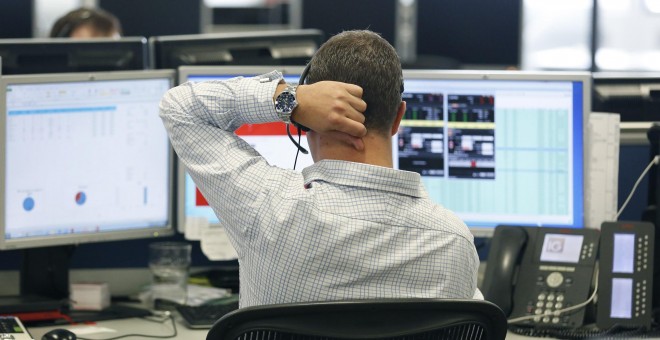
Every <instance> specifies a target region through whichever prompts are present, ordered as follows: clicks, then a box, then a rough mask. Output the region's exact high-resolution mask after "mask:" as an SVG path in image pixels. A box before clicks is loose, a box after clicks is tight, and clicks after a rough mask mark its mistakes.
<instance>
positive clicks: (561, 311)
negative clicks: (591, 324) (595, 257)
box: [507, 267, 598, 324]
mask: <svg viewBox="0 0 660 340" xmlns="http://www.w3.org/2000/svg"><path fill="white" fill-rule="evenodd" d="M595 277H596V280H595V281H596V283H594V292H593V293H591V296H590V297H589V298H588V299H587V300H586V301H584V302H582V303H578V304H577V305H574V306H570V307H566V308H564V309H560V310H556V311H554V312H552V313H545V314H539V315H527V316H521V317H518V318H513V319H509V320H507V323H508V324H513V323H517V322H521V321H527V320H533V319H534V318H538V317H544V316H559V315H561V314H563V313H566V312H570V311H573V310H576V309H580V308H583V307H585V306H586V305H588V304H590V303H591V302H592V301H593V300H594V299H595V298H596V294H597V293H598V267H596V276H595Z"/></svg>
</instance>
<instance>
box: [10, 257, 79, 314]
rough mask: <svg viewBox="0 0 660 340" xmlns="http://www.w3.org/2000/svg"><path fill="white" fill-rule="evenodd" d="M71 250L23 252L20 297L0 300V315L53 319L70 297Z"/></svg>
mask: <svg viewBox="0 0 660 340" xmlns="http://www.w3.org/2000/svg"><path fill="white" fill-rule="evenodd" d="M74 249H75V248H74V246H57V247H46V248H31V249H25V250H23V262H22V264H21V271H20V295H18V296H0V314H15V315H16V314H21V315H25V314H30V315H31V316H32V317H34V318H37V319H38V318H43V319H48V318H52V317H53V314H52V313H50V314H49V313H46V312H53V311H59V310H60V309H61V307H62V306H63V305H65V304H66V299H68V296H69V260H70V258H71V254H73V251H74Z"/></svg>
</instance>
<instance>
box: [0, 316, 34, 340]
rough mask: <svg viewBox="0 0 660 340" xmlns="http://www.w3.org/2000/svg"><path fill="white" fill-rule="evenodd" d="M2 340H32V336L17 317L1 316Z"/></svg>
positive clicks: (0, 332) (0, 337) (0, 329)
mask: <svg viewBox="0 0 660 340" xmlns="http://www.w3.org/2000/svg"><path fill="white" fill-rule="evenodd" d="M0 339H2V340H5V339H7V340H32V336H31V335H30V333H29V332H28V331H27V329H25V326H23V324H22V323H21V320H19V319H18V318H17V317H14V316H0Z"/></svg>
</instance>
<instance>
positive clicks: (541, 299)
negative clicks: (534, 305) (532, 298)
mask: <svg viewBox="0 0 660 340" xmlns="http://www.w3.org/2000/svg"><path fill="white" fill-rule="evenodd" d="M538 299H539V301H543V300H545V294H544V293H541V294H539V296H538Z"/></svg>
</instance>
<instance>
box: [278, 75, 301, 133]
mask: <svg viewBox="0 0 660 340" xmlns="http://www.w3.org/2000/svg"><path fill="white" fill-rule="evenodd" d="M297 87H298V86H293V85H290V84H287V86H286V89H284V91H282V93H280V94H279V95H277V98H275V111H276V112H277V115H278V116H279V117H280V119H281V120H282V121H283V122H285V123H287V124H290V123H291V112H293V110H295V109H296V107H297V106H298V101H297V100H296V88H297Z"/></svg>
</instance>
